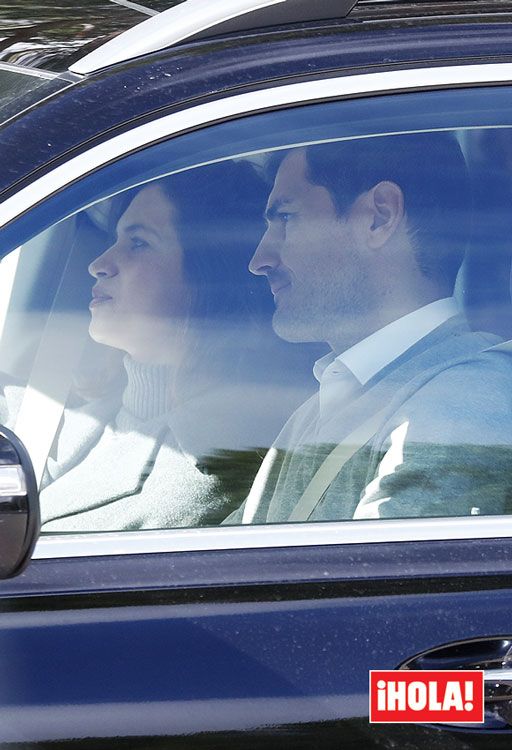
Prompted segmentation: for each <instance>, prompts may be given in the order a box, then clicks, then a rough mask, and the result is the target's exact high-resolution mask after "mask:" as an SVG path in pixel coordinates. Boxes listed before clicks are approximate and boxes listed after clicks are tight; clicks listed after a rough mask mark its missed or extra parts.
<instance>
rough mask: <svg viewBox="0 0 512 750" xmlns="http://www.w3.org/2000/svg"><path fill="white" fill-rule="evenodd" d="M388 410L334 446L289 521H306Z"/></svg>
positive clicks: (384, 410)
mask: <svg viewBox="0 0 512 750" xmlns="http://www.w3.org/2000/svg"><path fill="white" fill-rule="evenodd" d="M387 411H388V409H382V410H381V411H379V412H377V413H376V414H374V415H373V416H372V417H370V419H368V420H367V421H366V422H363V424H362V425H359V427H357V428H356V429H355V430H354V431H353V432H351V433H350V435H347V437H346V438H344V440H342V442H341V443H339V444H338V445H336V446H335V447H334V448H333V449H332V451H331V452H330V453H329V454H328V456H327V457H326V458H325V459H324V461H323V462H322V463H321V465H320V467H319V468H318V469H317V471H316V472H315V474H314V475H313V478H312V479H311V481H310V483H309V484H308V486H307V487H306V489H305V490H304V494H303V495H302V497H301V498H300V500H299V502H298V503H297V505H296V506H295V508H294V509H293V511H292V513H291V515H290V517H289V519H288V520H289V521H307V520H308V519H309V518H311V516H312V514H313V512H314V510H315V508H316V507H317V506H318V504H319V503H320V501H321V499H322V498H323V496H324V495H325V493H326V492H327V490H328V489H329V487H330V486H331V484H332V483H333V482H334V480H335V479H336V477H337V476H338V474H339V473H340V471H341V470H342V469H343V467H344V466H345V464H346V463H347V462H348V461H350V459H351V458H352V456H353V455H354V454H355V453H357V451H358V450H359V449H360V448H362V447H363V445H366V443H367V442H368V441H369V440H371V438H372V437H373V436H374V435H375V433H376V432H377V430H378V428H379V426H380V425H381V424H382V423H383V421H384V419H385V414H386V412H387Z"/></svg>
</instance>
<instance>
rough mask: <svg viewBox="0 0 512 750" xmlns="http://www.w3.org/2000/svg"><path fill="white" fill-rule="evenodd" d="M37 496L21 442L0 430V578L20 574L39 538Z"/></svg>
mask: <svg viewBox="0 0 512 750" xmlns="http://www.w3.org/2000/svg"><path fill="white" fill-rule="evenodd" d="M39 528H40V520H39V492H38V489H37V482H36V478H35V474H34V469H33V467H32V462H31V460H30V457H29V455H28V453H27V450H26V448H25V446H24V445H23V443H22V442H21V440H20V439H19V438H17V437H16V435H15V434H14V433H13V432H11V430H8V429H7V428H6V427H2V426H0V578H10V577H11V576H15V575H17V574H18V573H21V571H22V570H23V568H24V567H25V565H26V564H27V562H28V561H29V559H30V556H31V554H32V551H33V549H34V545H35V543H36V540H37V537H38V535H39Z"/></svg>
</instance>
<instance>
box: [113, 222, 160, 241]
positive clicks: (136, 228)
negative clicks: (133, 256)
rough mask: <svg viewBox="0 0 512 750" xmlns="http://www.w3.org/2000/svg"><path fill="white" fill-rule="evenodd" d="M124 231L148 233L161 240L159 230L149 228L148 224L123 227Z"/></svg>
mask: <svg viewBox="0 0 512 750" xmlns="http://www.w3.org/2000/svg"><path fill="white" fill-rule="evenodd" d="M122 230H123V231H124V232H141V231H142V232H148V233H149V234H152V235H154V236H155V237H156V238H157V239H159V240H160V239H161V237H160V235H159V233H158V232H157V230H156V229H152V228H151V227H148V226H147V225H146V224H129V225H128V226H127V227H122Z"/></svg>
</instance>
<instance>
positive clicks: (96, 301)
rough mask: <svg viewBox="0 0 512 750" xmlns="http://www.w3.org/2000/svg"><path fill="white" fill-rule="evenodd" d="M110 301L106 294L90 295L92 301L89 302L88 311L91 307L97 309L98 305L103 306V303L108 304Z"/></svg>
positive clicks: (96, 293)
mask: <svg viewBox="0 0 512 750" xmlns="http://www.w3.org/2000/svg"><path fill="white" fill-rule="evenodd" d="M111 300H112V297H110V296H109V295H108V294H101V293H99V292H94V291H93V293H92V300H91V301H90V302H89V309H91V308H92V307H97V306H98V305H103V304H105V302H110V301H111Z"/></svg>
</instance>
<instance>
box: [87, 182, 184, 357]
mask: <svg viewBox="0 0 512 750" xmlns="http://www.w3.org/2000/svg"><path fill="white" fill-rule="evenodd" d="M116 234H117V239H116V242H115V244H114V245H112V246H111V247H109V248H108V250H106V251H105V252H104V253H103V254H102V255H100V256H99V257H98V258H96V260H94V261H93V262H92V263H91V264H90V266H89V273H90V274H91V275H92V276H94V278H95V279H96V283H95V284H94V286H93V289H92V300H91V303H90V306H89V307H90V311H91V323H90V326H89V333H90V335H91V337H92V338H93V339H94V340H95V341H98V342H100V343H102V344H107V345H108V346H113V347H115V348H117V349H123V350H124V351H126V352H128V354H130V355H131V356H132V357H133V358H134V359H137V360H139V361H141V362H153V363H167V360H168V358H169V356H171V358H172V347H173V344H175V345H177V343H178V341H179V338H180V337H179V331H181V330H182V324H183V319H184V318H185V317H186V314H187V308H188V303H187V299H188V294H187V289H186V282H185V278H184V273H183V249H182V247H181V245H180V241H179V238H178V234H177V231H176V227H175V209H174V206H173V205H172V203H171V202H170V201H169V199H168V198H167V197H166V196H165V194H164V193H163V191H162V190H161V189H160V188H159V187H158V185H150V186H149V187H146V188H144V189H143V190H141V191H140V193H138V194H137V195H136V196H135V198H134V199H133V200H132V202H131V203H130V205H129V206H128V208H127V209H126V211H125V212H124V214H123V215H122V216H121V218H120V219H119V222H118V224H117V228H116Z"/></svg>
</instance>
